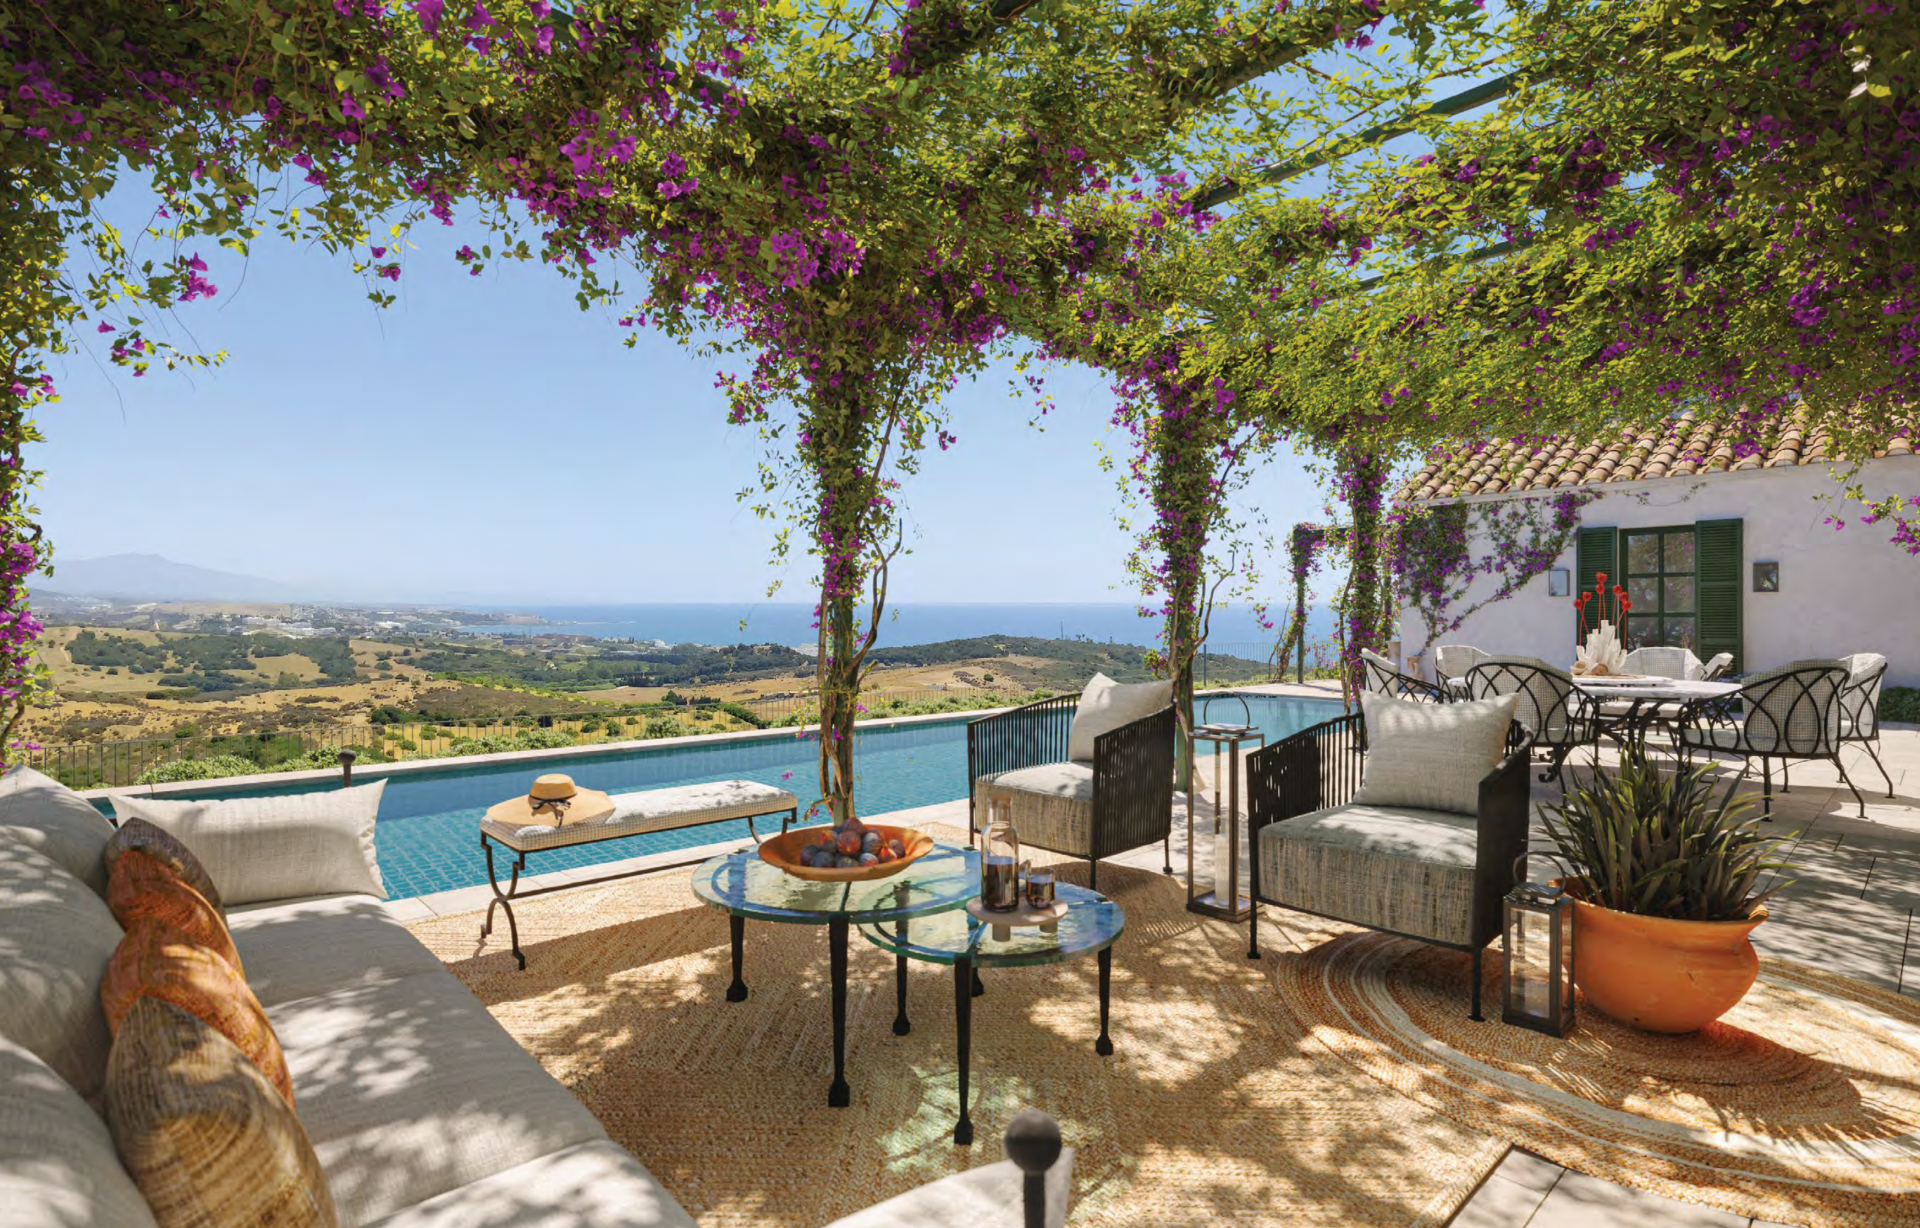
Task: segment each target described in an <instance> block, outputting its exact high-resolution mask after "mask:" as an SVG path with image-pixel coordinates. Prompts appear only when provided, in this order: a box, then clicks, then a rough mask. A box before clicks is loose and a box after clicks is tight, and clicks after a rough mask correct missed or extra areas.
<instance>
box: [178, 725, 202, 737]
mask: <svg viewBox="0 0 1920 1228" xmlns="http://www.w3.org/2000/svg"><path fill="white" fill-rule="evenodd" d="M199 732H200V730H199V729H198V728H196V727H195V726H193V725H180V726H178V727H176V728H175V729H174V731H173V736H174V737H176V738H190V737H192V736H193V735H194V734H196V733H199Z"/></svg>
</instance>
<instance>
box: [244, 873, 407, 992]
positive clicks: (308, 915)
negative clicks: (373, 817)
mask: <svg viewBox="0 0 1920 1228" xmlns="http://www.w3.org/2000/svg"><path fill="white" fill-rule="evenodd" d="M227 924H228V926H229V927H230V928H231V929H232V930H233V942H234V946H235V947H237V948H239V951H240V958H241V960H242V961H243V962H244V963H245V964H246V966H247V984H248V985H250V986H252V988H253V992H254V996H256V997H258V998H259V999H260V1003H261V1005H263V1006H274V1005H276V1004H278V1003H281V1002H292V1001H294V1000H295V999H297V998H310V997H313V996H314V995H316V994H325V993H331V992H333V991H335V990H338V989H351V988H355V987H359V986H363V985H378V984H380V983H381V982H382V981H392V980H398V979H399V978H400V977H403V976H412V975H414V974H415V973H420V972H440V971H444V965H442V964H441V962H440V961H439V960H437V959H435V958H434V957H433V953H432V952H430V951H428V950H427V948H426V947H424V946H422V945H420V940H419V939H418V938H415V937H414V936H413V935H412V934H410V933H408V932H407V928H406V927H405V926H404V925H401V924H400V923H399V922H398V921H395V920H394V919H393V918H392V917H391V916H389V915H388V913H387V910H386V908H385V907H383V906H382V905H381V903H380V901H378V900H376V899H374V898H373V897H372V896H367V895H334V896H322V897H319V898H315V899H307V900H296V901H293V902H291V903H286V904H268V905H261V906H255V907H249V908H240V909H236V910H234V911H233V912H232V913H230V914H228V916H227Z"/></svg>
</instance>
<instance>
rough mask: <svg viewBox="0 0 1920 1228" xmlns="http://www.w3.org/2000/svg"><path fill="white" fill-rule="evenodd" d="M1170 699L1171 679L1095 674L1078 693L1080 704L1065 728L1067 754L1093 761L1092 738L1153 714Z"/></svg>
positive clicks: (1084, 760)
mask: <svg viewBox="0 0 1920 1228" xmlns="http://www.w3.org/2000/svg"><path fill="white" fill-rule="evenodd" d="M1172 702H1173V683H1172V682H1134V683H1119V682H1115V681H1114V680H1113V679H1111V678H1109V677H1107V676H1106V675H1105V674H1095V675H1094V676H1093V680H1092V681H1091V682H1089V683H1087V689H1086V690H1084V691H1082V692H1081V693H1080V706H1079V707H1077V708H1075V709H1074V712H1073V728H1072V729H1070V730H1069V731H1068V732H1067V758H1069V759H1076V760H1079V761H1080V762H1082V763H1092V762H1093V741H1094V739H1095V738H1097V737H1099V736H1100V735H1101V734H1103V733H1112V732H1113V731H1114V730H1116V729H1118V728H1120V726H1122V725H1130V724H1132V723H1133V722H1134V721H1137V720H1139V719H1140V718H1141V717H1143V716H1152V715H1153V714H1154V713H1156V712H1158V711H1159V710H1160V709H1162V708H1164V707H1166V706H1167V705H1168V704H1170V703H1172Z"/></svg>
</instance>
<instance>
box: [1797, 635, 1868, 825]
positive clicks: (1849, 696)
mask: <svg viewBox="0 0 1920 1228" xmlns="http://www.w3.org/2000/svg"><path fill="white" fill-rule="evenodd" d="M1886 676H1887V663H1886V662H1885V661H1882V662H1881V663H1880V664H1879V665H1877V666H1875V667H1874V668H1873V669H1870V670H1868V671H1867V672H1866V673H1864V674H1862V675H1860V676H1859V677H1858V678H1853V679H1850V680H1849V681H1848V683H1847V685H1846V688H1845V689H1844V690H1842V691H1841V692H1840V717H1841V719H1842V720H1843V721H1846V722H1848V723H1849V724H1850V725H1851V731H1850V732H1849V729H1848V726H1847V725H1842V726H1841V729H1840V744H1841V745H1842V746H1845V745H1847V744H1848V743H1853V742H1857V743H1859V745H1860V749H1861V750H1864V751H1866V752H1867V758H1869V759H1871V760H1873V766H1874V767H1876V768H1879V769H1880V779H1882V780H1884V781H1886V782H1887V796H1888V797H1892V796H1893V777H1891V776H1889V775H1888V774H1887V765H1886V764H1884V763H1882V762H1880V751H1879V749H1878V747H1879V745H1880V707H1879V705H1878V704H1877V703H1875V702H1874V694H1873V692H1874V688H1875V686H1877V685H1878V684H1880V683H1881V682H1884V681H1885V680H1886ZM1781 774H1782V775H1783V776H1784V775H1785V774H1786V773H1785V770H1784V769H1782V772H1781Z"/></svg>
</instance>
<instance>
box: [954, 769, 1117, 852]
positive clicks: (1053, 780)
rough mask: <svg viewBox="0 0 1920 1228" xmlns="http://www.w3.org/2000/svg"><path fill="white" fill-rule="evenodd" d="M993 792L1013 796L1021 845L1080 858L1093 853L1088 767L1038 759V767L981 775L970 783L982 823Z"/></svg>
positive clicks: (1091, 773) (1091, 804)
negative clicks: (1039, 762)
mask: <svg viewBox="0 0 1920 1228" xmlns="http://www.w3.org/2000/svg"><path fill="white" fill-rule="evenodd" d="M995 794H1006V795H1007V796H1009V797H1011V798H1012V799H1013V826H1014V829H1015V830H1016V831H1018V832H1019V834H1020V842H1021V843H1022V844H1034V845H1038V846H1039V847H1041V848H1043V849H1051V850H1053V851H1054V852H1056V853H1074V854H1077V855H1079V856H1081V857H1087V856H1091V855H1092V852H1093V765H1092V764H1090V763H1043V764H1041V765H1040V766H1039V767H1030V768H1021V769H1020V770H1019V771H1016V772H1002V773H1000V774H999V775H998V776H983V777H981V778H980V779H979V780H977V781H975V782H974V798H975V807H976V811H975V812H976V813H977V814H978V815H979V816H980V821H981V822H982V823H984V822H986V821H987V819H988V817H989V816H990V815H991V814H992V813H993V810H992V807H991V806H990V804H989V802H990V799H991V798H992V797H993V795H995Z"/></svg>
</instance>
